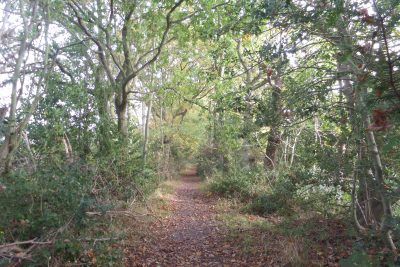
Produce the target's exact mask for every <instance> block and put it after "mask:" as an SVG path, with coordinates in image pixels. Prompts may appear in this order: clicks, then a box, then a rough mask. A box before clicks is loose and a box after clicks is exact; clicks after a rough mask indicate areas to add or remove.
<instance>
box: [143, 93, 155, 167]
mask: <svg viewBox="0 0 400 267" xmlns="http://www.w3.org/2000/svg"><path fill="white" fill-rule="evenodd" d="M152 106H153V94H152V93H151V95H150V100H149V105H148V107H147V113H146V120H145V124H144V140H143V165H145V164H146V159H147V143H148V139H149V132H150V128H149V125H150V116H151V109H152Z"/></svg>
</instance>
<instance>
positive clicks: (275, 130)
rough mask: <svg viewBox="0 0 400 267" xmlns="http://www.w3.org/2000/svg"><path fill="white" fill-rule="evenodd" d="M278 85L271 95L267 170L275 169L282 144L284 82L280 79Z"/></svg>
mask: <svg viewBox="0 0 400 267" xmlns="http://www.w3.org/2000/svg"><path fill="white" fill-rule="evenodd" d="M275 83H276V84H275V85H274V86H273V91H272V95H271V111H272V112H273V114H272V123H271V125H270V127H271V129H270V131H269V134H268V139H267V141H268V144H267V148H266V149H265V159H264V167H265V169H266V170H271V169H274V168H275V165H276V162H277V154H278V148H279V145H280V144H281V142H282V140H281V134H280V127H279V126H280V124H281V120H282V118H281V117H282V114H281V109H282V106H281V105H282V104H281V86H282V82H281V80H280V78H279V77H277V78H276V82H275Z"/></svg>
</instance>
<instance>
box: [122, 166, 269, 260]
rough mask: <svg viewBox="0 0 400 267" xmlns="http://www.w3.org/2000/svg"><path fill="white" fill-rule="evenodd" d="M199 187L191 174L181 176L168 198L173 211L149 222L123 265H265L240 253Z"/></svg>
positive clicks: (196, 179) (211, 200) (196, 178)
mask: <svg viewBox="0 0 400 267" xmlns="http://www.w3.org/2000/svg"><path fill="white" fill-rule="evenodd" d="M200 186H201V182H200V179H199V177H197V176H195V175H194V173H193V174H192V175H185V176H183V177H182V179H181V182H180V183H178V185H177V186H176V190H175V194H174V196H173V197H172V198H171V199H170V200H169V202H170V203H169V204H170V205H171V206H172V214H171V215H170V216H169V217H167V218H166V219H163V220H161V221H158V222H155V223H152V224H151V225H149V233H150V235H151V236H145V237H143V238H142V241H141V244H139V245H138V246H136V247H133V248H130V251H129V254H130V255H129V256H128V260H127V262H126V266H265V263H263V262H264V259H263V258H259V259H257V258H254V255H246V254H245V253H241V248H240V247H239V246H240V245H239V243H236V242H234V241H233V240H232V238H229V231H228V229H227V228H226V227H225V226H224V225H223V223H221V221H220V220H218V219H217V217H218V214H219V213H218V211H217V209H216V208H215V203H216V201H215V200H214V199H212V198H209V197H207V196H205V195H204V193H203V192H201V190H200ZM250 261H251V263H250Z"/></svg>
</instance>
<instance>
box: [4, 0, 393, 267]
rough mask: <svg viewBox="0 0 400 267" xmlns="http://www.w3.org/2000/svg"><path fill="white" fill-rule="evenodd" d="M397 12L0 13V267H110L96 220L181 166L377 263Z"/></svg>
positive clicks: (389, 200)
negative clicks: (93, 265)
mask: <svg viewBox="0 0 400 267" xmlns="http://www.w3.org/2000/svg"><path fill="white" fill-rule="evenodd" d="M399 4H400V1H398V0H382V1H375V0H367V1H362V0H318V1H317V0H315V1H314V0H311V1H293V0H292V1H290V0H286V1H279V0H254V1H229V0H228V1H225V0H198V1H192V0H175V1H173V0H165V1H151V0H148V1H140V0H136V1H131V0H129V1H128V0H126V1H125V0H118V1H113V0H85V1H75V0H68V1H60V0H2V1H0V10H1V17H2V19H1V27H0V39H1V44H0V51H1V57H0V72H1V75H0V86H1V97H2V99H1V103H2V104H3V106H2V107H1V108H0V130H1V132H0V138H1V139H0V163H1V166H0V171H1V173H2V174H1V177H0V211H1V212H0V244H2V245H0V265H2V264H3V263H4V264H8V263H10V262H18V261H22V262H23V263H28V264H31V265H37V266H42V265H43V264H52V265H57V264H61V262H68V261H69V262H74V261H75V262H76V261H80V262H82V263H85V262H87V261H90V259H87V258H85V257H83V256H82V251H84V250H85V251H88V250H90V249H96V250H101V251H102V255H103V257H102V258H99V259H97V261H98V262H97V264H99V265H100V266H103V265H105V264H111V265H112V264H117V265H118V263H117V262H119V261H120V260H121V253H122V252H121V251H118V250H117V249H109V246H107V242H102V241H104V240H105V241H107V240H108V239H110V240H113V239H119V238H123V236H122V235H123V234H121V233H122V232H118V231H116V230H115V229H116V228H118V226H117V224H118V223H119V222H117V221H116V220H115V219H114V216H113V214H116V213H117V212H119V213H123V212H124V210H125V209H126V208H127V207H128V206H129V205H131V204H132V203H136V202H144V203H146V198H147V196H148V195H149V194H150V193H151V192H153V190H154V189H155V188H156V187H157V185H158V184H159V183H160V182H161V181H163V180H165V179H171V178H174V177H176V176H177V171H178V170H179V169H180V168H181V167H182V166H183V165H184V164H186V163H188V162H191V163H196V164H197V165H198V170H199V174H200V175H201V176H202V177H204V179H205V180H206V181H207V183H208V185H209V186H208V189H209V190H211V191H212V192H214V193H216V194H217V195H220V196H225V197H227V198H235V199H238V200H240V201H242V202H243V203H244V204H245V206H246V209H245V212H249V213H256V214H259V215H262V216H269V215H271V214H280V215H282V216H300V215H303V216H304V215H307V216H321V217H323V218H324V219H328V220H329V219H332V220H333V219H335V220H341V221H343V222H351V223H348V224H346V225H347V227H348V229H349V230H350V229H354V230H355V232H356V233H357V234H356V236H357V237H358V238H357V240H358V241H357V242H354V247H353V256H351V257H350V258H349V259H350V260H351V261H354V262H357V261H360V262H363V261H364V260H365V259H364V258H363V256H365V257H367V258H368V259H371V257H370V256H367V254H365V252H367V251H368V249H370V248H374V251H375V252H376V253H375V256H374V257H375V258H374V260H379V261H382V262H383V261H385V262H387V264H392V263H393V264H394V261H396V260H397V253H398V246H399V242H400V228H399V227H400V226H399V223H400V207H399V206H398V199H399V196H400V177H399V174H400V152H399V151H400V150H399V149H400V130H399V122H400V115H399V111H400V73H399V67H400V60H399V59H400V50H399V41H398V40H399V37H400V32H399V29H400V25H399V18H400V5H399ZM66 240H67V241H66ZM93 240H95V241H94V242H92V241H93ZM96 240H100V242H96ZM21 242H22V243H21ZM49 244H50V245H49Z"/></svg>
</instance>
